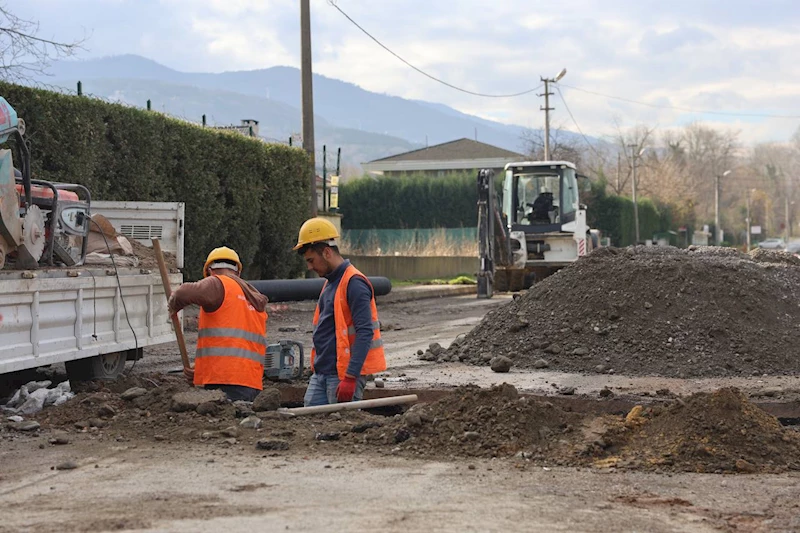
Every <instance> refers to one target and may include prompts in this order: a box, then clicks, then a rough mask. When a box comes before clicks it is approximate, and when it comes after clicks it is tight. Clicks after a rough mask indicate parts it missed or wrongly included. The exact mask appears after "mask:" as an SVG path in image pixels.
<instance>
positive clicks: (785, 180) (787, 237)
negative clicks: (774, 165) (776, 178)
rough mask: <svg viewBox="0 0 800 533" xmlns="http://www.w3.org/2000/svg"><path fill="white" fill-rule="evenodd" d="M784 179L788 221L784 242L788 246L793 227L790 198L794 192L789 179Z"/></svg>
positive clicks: (786, 221) (784, 197) (785, 210)
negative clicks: (790, 218) (790, 216)
mask: <svg viewBox="0 0 800 533" xmlns="http://www.w3.org/2000/svg"><path fill="white" fill-rule="evenodd" d="M783 179H784V187H785V189H786V190H785V191H784V195H783V200H784V212H785V217H786V220H785V224H786V230H785V232H784V233H785V237H784V239H783V240H784V242H785V243H786V244H787V245H788V244H789V239H791V238H792V226H791V224H789V196H791V195H792V191H791V188H790V184H789V177H788V176H786V175H784V178H783ZM792 203H794V202H792Z"/></svg>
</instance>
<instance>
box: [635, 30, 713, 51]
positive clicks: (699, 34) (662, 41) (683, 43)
mask: <svg viewBox="0 0 800 533" xmlns="http://www.w3.org/2000/svg"><path fill="white" fill-rule="evenodd" d="M715 40H716V39H715V38H714V36H713V35H711V34H710V33H708V32H707V31H704V30H701V29H700V28H694V27H681V28H675V29H674V30H670V31H666V32H655V31H653V30H650V31H648V32H647V33H645V35H644V37H643V38H642V42H641V48H642V51H643V52H645V53H649V54H666V53H669V52H675V51H676V50H680V49H685V48H689V47H692V48H697V47H698V46H700V45H704V44H707V43H710V42H714V41H715Z"/></svg>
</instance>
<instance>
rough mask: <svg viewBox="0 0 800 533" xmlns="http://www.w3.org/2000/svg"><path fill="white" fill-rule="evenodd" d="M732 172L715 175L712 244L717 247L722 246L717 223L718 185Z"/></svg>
mask: <svg viewBox="0 0 800 533" xmlns="http://www.w3.org/2000/svg"><path fill="white" fill-rule="evenodd" d="M731 172H733V171H732V170H726V171H725V172H723V173H722V175H721V176H720V175H719V174H717V175H715V176H714V178H715V180H716V186H715V187H714V244H715V245H717V246H719V245H720V244H722V228H720V222H719V197H720V194H721V193H720V188H719V184H720V181H721V180H722V178H724V177H726V176H727V175H729V174H730V173H731Z"/></svg>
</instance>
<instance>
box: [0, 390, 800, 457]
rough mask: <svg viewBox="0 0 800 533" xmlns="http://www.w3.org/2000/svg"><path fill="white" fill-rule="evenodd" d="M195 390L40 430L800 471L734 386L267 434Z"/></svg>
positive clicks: (341, 416)
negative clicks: (202, 404) (203, 404)
mask: <svg viewBox="0 0 800 533" xmlns="http://www.w3.org/2000/svg"><path fill="white" fill-rule="evenodd" d="M132 386H135V387H141V388H144V389H146V390H147V391H146V393H144V394H143V395H142V396H140V397H138V398H135V399H134V400H123V399H122V397H121V391H124V390H127V389H128V388H129V387H132ZM187 390H189V387H188V385H186V383H185V382H184V381H183V380H182V378H179V377H177V376H158V375H152V376H150V377H138V378H127V379H126V380H125V381H122V382H119V383H112V384H107V385H105V384H96V386H95V387H92V388H91V390H88V391H86V392H79V393H78V395H77V396H76V397H75V398H74V399H72V400H70V401H69V402H67V403H66V404H63V405H61V406H58V407H52V408H47V409H45V410H44V411H42V412H40V413H38V414H37V415H36V416H35V417H33V418H34V419H35V420H36V421H38V422H39V423H40V424H41V427H42V429H41V430H39V431H44V432H50V433H51V434H53V435H61V438H64V436H65V435H66V440H67V441H69V440H70V439H72V438H73V437H70V436H69V435H70V434H73V435H75V434H89V436H90V437H92V438H98V439H101V440H115V441H125V440H138V439H145V440H151V441H160V442H163V445H165V446H180V445H181V443H184V442H190V441H191V442H205V443H208V445H209V446H222V447H231V446H235V445H242V444H244V445H245V446H246V447H249V449H250V450H253V452H255V453H291V452H295V453H301V454H305V453H309V452H310V451H311V450H316V451H320V450H326V451H328V452H330V453H351V454H362V453H364V452H365V451H372V452H373V453H378V454H399V455H406V456H409V457H419V458H427V459H444V460H457V459H459V458H469V457H497V458H501V459H502V458H506V459H509V458H516V459H515V460H521V461H523V463H524V464H541V465H553V464H555V465H573V466H588V467H595V468H624V469H633V470H656V471H689V472H712V473H713V472H716V473H722V472H733V473H753V472H780V471H786V470H798V469H800V433H798V432H796V431H792V430H790V429H786V428H784V427H782V426H781V425H780V423H779V422H778V420H777V419H775V418H774V417H772V416H770V415H768V414H766V413H765V412H763V411H762V410H760V409H759V408H757V407H756V406H754V405H752V404H751V403H749V402H748V401H747V399H746V398H745V397H744V396H743V395H742V394H741V393H739V392H738V391H737V390H735V389H722V390H719V391H716V392H714V393H701V394H696V395H693V396H690V397H687V398H684V399H676V400H674V402H673V403H671V404H667V405H666V406H658V405H657V406H652V407H648V406H645V408H644V409H642V408H641V407H638V406H637V407H636V408H634V409H633V411H632V412H631V413H629V414H628V415H627V417H622V416H613V415H603V416H597V415H594V414H591V413H581V412H571V411H569V410H567V409H564V408H560V407H558V406H555V405H553V404H551V403H549V402H546V401H541V400H537V399H536V398H533V397H527V396H523V395H519V394H518V393H517V391H516V389H515V388H514V387H513V386H511V385H507V384H503V385H500V386H496V387H493V388H491V389H481V388H479V387H475V386H466V387H461V388H458V389H456V390H455V391H454V392H453V393H451V394H449V395H447V396H445V397H444V398H442V399H440V400H438V401H436V402H432V403H430V404H417V405H415V406H413V407H411V408H410V409H408V410H407V411H406V412H405V413H404V414H402V415H395V416H388V417H387V416H381V415H379V414H371V413H367V412H362V411H343V412H341V413H335V414H331V415H318V416H308V417H297V418H286V417H284V416H281V415H279V414H278V413H277V412H275V411H267V412H259V413H255V415H256V416H258V417H259V418H260V424H261V427H260V428H258V429H253V428H247V427H244V426H242V425H241V422H242V421H243V420H244V419H245V417H248V416H250V415H252V414H253V413H252V412H250V407H251V406H248V404H240V403H236V404H231V403H229V402H222V403H219V404H216V405H215V406H214V407H213V408H212V409H211V410H210V411H204V413H203V414H200V413H198V412H196V411H187V412H175V411H174V410H172V397H173V395H174V394H176V393H178V392H185V391H187ZM32 435H33V436H35V433H24V434H23V433H19V432H14V431H13V430H12V429H11V427H10V426H6V427H2V429H0V439H8V438H10V439H18V438H22V439H24V438H31V436H32ZM51 442H52V441H51ZM257 443H261V446H257ZM246 449H247V448H246ZM240 453H247V452H246V451H245V450H242V451H241V452H240Z"/></svg>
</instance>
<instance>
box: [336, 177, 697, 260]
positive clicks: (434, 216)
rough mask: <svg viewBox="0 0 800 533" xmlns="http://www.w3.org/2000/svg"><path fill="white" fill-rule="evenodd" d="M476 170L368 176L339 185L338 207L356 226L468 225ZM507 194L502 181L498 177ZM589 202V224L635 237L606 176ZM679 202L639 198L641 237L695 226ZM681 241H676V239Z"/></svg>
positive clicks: (626, 203)
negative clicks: (434, 174)
mask: <svg viewBox="0 0 800 533" xmlns="http://www.w3.org/2000/svg"><path fill="white" fill-rule="evenodd" d="M476 179H477V178H476V175H475V173H474V172H463V173H454V174H450V175H448V176H444V177H441V178H431V177H426V176H423V175H415V174H412V175H407V176H402V177H399V178H394V177H393V178H387V177H381V178H377V179H375V178H371V177H364V178H360V179H357V180H353V181H350V182H348V183H346V184H344V185H343V186H341V187H340V189H339V191H340V194H339V205H340V207H341V211H342V213H343V214H344V217H343V218H342V227H343V228H345V229H348V230H357V229H379V230H380V229H403V228H411V229H413V228H436V227H444V228H462V227H464V228H467V227H475V226H476V225H477V201H478V197H477V194H478V193H477V181H476ZM495 184H496V185H497V188H498V198H502V180H501V179H498V180H496V182H495ZM581 201H582V202H583V203H586V204H587V205H588V208H589V209H588V215H587V217H588V221H587V222H588V223H589V225H590V227H592V228H597V229H600V230H601V231H602V233H603V236H605V237H610V238H611V242H612V243H613V244H614V245H615V246H628V245H630V244H633V242H634V240H635V230H634V222H633V220H634V215H633V202H632V201H631V200H630V199H629V198H626V197H622V196H615V195H608V194H607V193H606V182H605V180H602V179H601V180H597V181H593V182H592V190H591V192H589V193H582V195H581ZM678 211H679V210H678V209H677V207H676V206H668V205H656V204H655V203H653V202H652V201H651V200H649V199H647V198H644V199H641V200H639V237H640V238H641V239H642V240H645V239H650V238H652V237H653V235H654V234H656V233H660V232H665V231H668V230H671V229H673V230H674V229H675V227H676V226H677V225H679V224H680V225H689V226H691V225H692V224H693V222H694V221H693V220H676V218H680V217H679V216H677V215H676V213H677V212H678ZM676 242H677V239H676Z"/></svg>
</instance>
